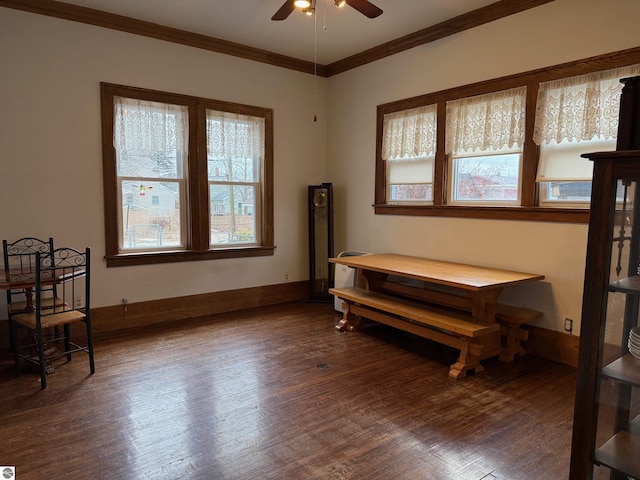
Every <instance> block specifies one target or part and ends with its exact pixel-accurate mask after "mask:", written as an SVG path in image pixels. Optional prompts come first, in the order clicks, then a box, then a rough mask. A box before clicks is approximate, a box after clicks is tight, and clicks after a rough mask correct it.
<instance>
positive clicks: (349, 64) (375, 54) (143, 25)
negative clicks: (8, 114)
mask: <svg viewBox="0 0 640 480" xmlns="http://www.w3.org/2000/svg"><path fill="white" fill-rule="evenodd" d="M552 1H555V0H517V1H514V0H501V1H499V2H496V3H492V4H490V5H487V6H486V7H483V8H479V9H476V10H473V11H471V12H468V13H465V14H463V15H459V16H457V17H454V18H452V19H450V20H446V21H444V22H441V23H438V24H436V25H433V26H431V27H428V28H425V29H423V30H419V31H417V32H415V33H412V34H409V35H405V36H404V37H401V38H398V39H396V40H392V41H390V42H387V43H384V44H382V45H379V46H377V47H373V48H371V49H368V50H365V51H364V52H361V53H358V54H355V55H352V56H350V57H347V58H344V59H342V60H338V61H337V62H333V63H331V64H329V65H315V64H314V63H313V62H308V61H306V60H300V59H297V58H293V57H288V56H286V55H280V54H278V53H273V52H269V51H267V50H262V49H258V48H254V47H248V46H246V45H242V44H239V43H234V42H229V41H227V40H222V39H220V38H215V37H209V36H207V35H201V34H197V33H192V32H188V31H185V30H180V29H177V28H172V27H166V26H163V25H158V24H156V23H152V22H146V21H144V20H137V19H134V18H131V17H125V16H123V15H116V14H114V13H108V12H103V11H101V10H96V9H93V8H88V7H82V6H78V5H71V4H69V3H64V2H58V1H55V0H0V7H7V8H13V9H15V10H22V11H26V12H31V13H36V14H39V15H47V16H50V17H56V18H62V19H64V20H71V21H73V22H80V23H86V24H89V25H95V26H98V27H103V28H110V29H113V30H119V31H121V32H127V33H132V34H134V35H141V36H145V37H150V38H155V39H157V40H164V41H166V42H173V43H178V44H181V45H187V46H190V47H194V48H200V49H204V50H209V51H211V52H216V53H222V54H225V55H231V56H234V57H239V58H244V59H246V60H253V61H255V62H261V63H266V64H268V65H273V66H276V67H281V68H287V69H290V70H296V71H299V72H303V73H308V74H311V75H318V76H320V77H330V76H332V75H337V74H339V73H342V72H346V71H347V70H351V69H353V68H356V67H359V66H361V65H365V64H367V63H370V62H374V61H376V60H379V59H381V58H384V57H387V56H390V55H394V54H396V53H400V52H403V51H405V50H409V49H410V48H414V47H417V46H419V45H424V44H426V43H429V42H433V41H434V40H438V39H441V38H444V37H447V36H449V35H453V34H455V33H459V32H462V31H464V30H468V29H470V28H474V27H477V26H479V25H483V24H485V23H489V22H492V21H494V20H498V19H500V18H503V17H507V16H509V15H513V14H515V13H519V12H522V11H524V10H528V9H530V8H534V7H537V6H539V5H543V4H545V3H550V2H552Z"/></svg>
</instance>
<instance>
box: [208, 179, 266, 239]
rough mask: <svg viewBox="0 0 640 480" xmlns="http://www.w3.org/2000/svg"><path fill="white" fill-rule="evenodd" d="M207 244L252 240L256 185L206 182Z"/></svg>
mask: <svg viewBox="0 0 640 480" xmlns="http://www.w3.org/2000/svg"><path fill="white" fill-rule="evenodd" d="M209 198H210V202H211V209H210V210H211V223H210V224H211V245H212V246H213V245H220V244H235V243H256V242H257V238H256V187H255V186H253V185H235V186H234V185H220V184H214V185H209Z"/></svg>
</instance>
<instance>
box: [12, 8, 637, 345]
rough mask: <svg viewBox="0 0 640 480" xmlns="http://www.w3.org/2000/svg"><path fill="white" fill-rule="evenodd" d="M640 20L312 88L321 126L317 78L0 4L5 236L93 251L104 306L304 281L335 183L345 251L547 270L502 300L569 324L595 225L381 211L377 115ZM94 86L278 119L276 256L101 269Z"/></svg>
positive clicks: (604, 48) (600, 45)
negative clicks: (316, 198) (322, 203)
mask: <svg viewBox="0 0 640 480" xmlns="http://www.w3.org/2000/svg"><path fill="white" fill-rule="evenodd" d="M638 18H640V2H637V1H636V0H609V1H606V2H604V1H602V0H556V1H555V2H552V3H550V4H547V5H543V6H540V7H537V8H535V9H533V10H529V11H526V12H523V13H519V14H517V15H513V16H511V17H508V18H505V19H502V20H499V21H496V22H492V23H490V24H487V25H484V26H481V27H478V28H475V29H473V30H471V31H465V32H462V33H460V34H457V35H454V36H451V37H448V38H445V39H442V40H439V41H437V42H434V43H431V44H428V45H425V46H421V47H417V48H414V49H412V50H410V51H407V52H404V53H401V54H398V55H395V56H393V57H390V58H386V59H383V60H380V61H378V62H375V63H373V64H370V65H366V66H363V67H360V68H357V69H355V70H352V71H348V72H345V73H343V74H340V75H337V76H335V77H332V78H330V79H319V82H318V87H319V90H318V93H319V96H318V98H319V100H318V122H317V123H314V122H313V121H312V119H313V112H314V106H313V97H314V95H313V93H314V82H313V77H312V76H310V75H306V74H302V73H298V72H292V71H289V70H285V69H281V68H277V67H271V66H267V65H264V64H260V63H255V62H250V61H246V60H241V59H236V58H232V57H229V56H225V55H220V54H215V53H211V52H207V51H203V50H198V49H194V48H189V47H184V46H180V45H175V44H171V43H167V42H162V41H157V40H153V39H149V38H144V37H137V36H135V35H130V34H126V33H121V32H116V31H112V30H107V29H102V28H98V27H93V26H89V25H83V24H78V23H73V22H68V21H64V20H59V19H54V18H48V17H44V16H39V15H35V14H30V13H26V12H20V11H16V10H11V9H6V8H0V68H1V72H2V74H1V75H0V98H1V100H2V115H0V146H1V150H0V152H1V158H0V204H1V205H2V207H1V208H0V237H1V238H9V239H15V238H18V237H20V236H25V235H34V236H40V237H47V236H49V235H53V236H54V237H55V238H56V241H57V243H58V244H60V245H62V244H64V245H71V246H77V247H84V246H86V245H89V246H91V247H92V248H93V252H94V265H95V268H94V277H93V291H94V292H95V295H94V305H95V306H108V305H115V304H118V303H120V299H121V298H123V297H126V298H127V299H128V300H129V302H138V301H144V300H152V299H157V298H167V297H178V296H183V295H191V294H197V293H206V292H215V291H223V290H227V289H235V288H244V287H251V286H258V285H270V284H277V283H282V282H284V275H285V273H288V274H289V279H290V281H296V280H304V279H307V278H308V272H307V270H308V267H307V265H308V264H307V233H306V232H307V212H306V186H307V185H308V184H316V183H321V182H323V181H332V182H334V185H335V205H336V208H335V210H336V225H335V227H336V250H337V251H340V250H345V249H357V250H364V251H372V252H382V251H390V252H402V253H408V254H415V255H423V256H429V257H433V258H441V259H447V260H456V261H463V262H470V263H477V264H482V265H493V266H498V267H504V268H511V269H518V270H525V271H532V272H538V273H543V274H545V275H546V276H547V280H546V281H545V282H543V283H540V284H539V285H530V286H523V287H518V288H512V289H507V290H506V291H505V293H504V294H503V297H502V298H503V300H505V301H506V302H509V303H517V304H523V305H528V306H531V307H534V308H539V309H541V310H543V311H544V312H545V316H544V318H543V319H541V320H540V321H539V322H538V324H539V325H540V326H543V327H546V328H550V329H554V330H562V324H563V321H564V318H565V317H569V318H573V319H574V320H576V324H578V323H579V318H580V308H581V296H582V281H583V271H584V254H585V247H586V234H587V228H586V226H584V225H565V224H562V225H560V224H552V223H538V222H515V221H491V220H467V219H450V218H417V217H416V218H413V217H396V216H382V215H374V214H373V210H372V208H371V204H372V203H373V198H374V191H373V188H374V182H373V180H374V172H373V166H374V161H375V114H376V105H378V104H381V103H386V102H389V101H393V100H399V99H402V98H407V97H411V96H415V95H421V94H424V93H429V92H433V91H437V90H441V89H445V88H450V87H454V86H457V85H464V84H468V83H473V82H476V81H481V80H486V79H490V78H495V77H500V76H503V75H509V74H513V73H517V72H522V71H526V70H531V69H536V68H541V67H545V66H549V65H554V64H558V63H562V62H567V61H572V60H576V59H579V58H585V57H589V56H592V55H599V54H603V53H607V52H612V51H615V50H621V49H625V48H630V47H637V46H639V45H640V29H638V28H637V19H638ZM101 81H105V82H111V83H120V84H125V85H131V86H138V87H145V88H151V89H157V90H166V91H170V92H176V93H183V94H188V95H199V96H203V97H209V98H214V99H219V100H226V101H231V102H238V103H246V104H251V105H256V106H261V107H269V108H273V109H274V112H275V240H276V245H277V249H276V252H275V255H274V256H273V257H261V258H248V259H229V260H211V261H203V262H187V263H178V264H165V265H152V266H136V267H119V268H109V269H107V268H106V266H105V263H104V260H103V259H102V257H103V255H104V222H103V210H102V209H103V204H102V203H103V202H102V170H101V168H102V164H101V162H102V160H101V146H100V109H99V83H100V82H101ZM327 106H328V107H327ZM325 107H326V108H328V113H327V110H326V108H325ZM327 117H328V118H327ZM327 120H328V121H327ZM2 309H3V310H2V311H4V307H2ZM577 331H579V326H578V325H576V333H577Z"/></svg>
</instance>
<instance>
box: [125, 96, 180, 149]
mask: <svg viewBox="0 0 640 480" xmlns="http://www.w3.org/2000/svg"><path fill="white" fill-rule="evenodd" d="M114 103H115V105H114V109H115V112H114V114H115V121H114V129H115V131H114V146H115V148H116V149H117V150H119V151H124V152H126V153H127V154H129V155H141V156H153V155H154V154H163V155H168V156H176V154H177V152H184V151H185V145H186V138H187V134H188V128H189V126H188V118H189V116H188V108H187V107H186V106H183V105H174V104H168V103H159V102H148V101H144V100H138V99H135V98H124V97H114Z"/></svg>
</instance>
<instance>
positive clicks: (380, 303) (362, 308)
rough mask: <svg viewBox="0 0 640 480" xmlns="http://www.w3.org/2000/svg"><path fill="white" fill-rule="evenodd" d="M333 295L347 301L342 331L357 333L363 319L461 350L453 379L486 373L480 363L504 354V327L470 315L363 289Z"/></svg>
mask: <svg viewBox="0 0 640 480" xmlns="http://www.w3.org/2000/svg"><path fill="white" fill-rule="evenodd" d="M329 293H331V294H333V295H335V296H336V297H338V298H340V299H342V300H343V302H344V307H343V308H344V317H343V319H342V320H341V321H340V323H339V324H338V325H337V326H336V329H337V330H338V331H345V330H347V331H355V330H357V329H358V327H359V326H360V319H361V317H363V318H368V319H371V320H374V321H376V322H379V323H384V324H386V325H389V326H392V327H395V328H400V329H402V330H405V331H407V332H410V333H413V334H415V335H419V336H421V337H424V338H427V339H430V340H433V341H435V342H438V343H441V344H444V345H447V346H450V347H452V348H455V349H458V350H460V356H459V357H458V361H457V362H455V363H454V364H452V365H451V367H450V369H449V376H450V377H451V378H460V377H464V376H465V375H466V373H467V372H468V371H475V372H480V371H482V370H483V367H482V365H481V364H480V360H482V359H484V358H489V357H492V356H495V355H498V354H500V353H501V351H502V348H501V346H500V325H498V324H497V323H494V324H490V325H485V324H479V323H477V322H474V321H473V318H472V317H471V315H470V314H469V313H467V312H462V311H455V310H446V309H443V308H437V307H434V306H431V305H426V304H423V303H418V302H415V301H412V300H407V299H403V298H399V297H396V296H392V295H387V294H385V293H379V292H375V291H371V290H367V289H364V288H359V287H343V288H332V289H330V290H329Z"/></svg>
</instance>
